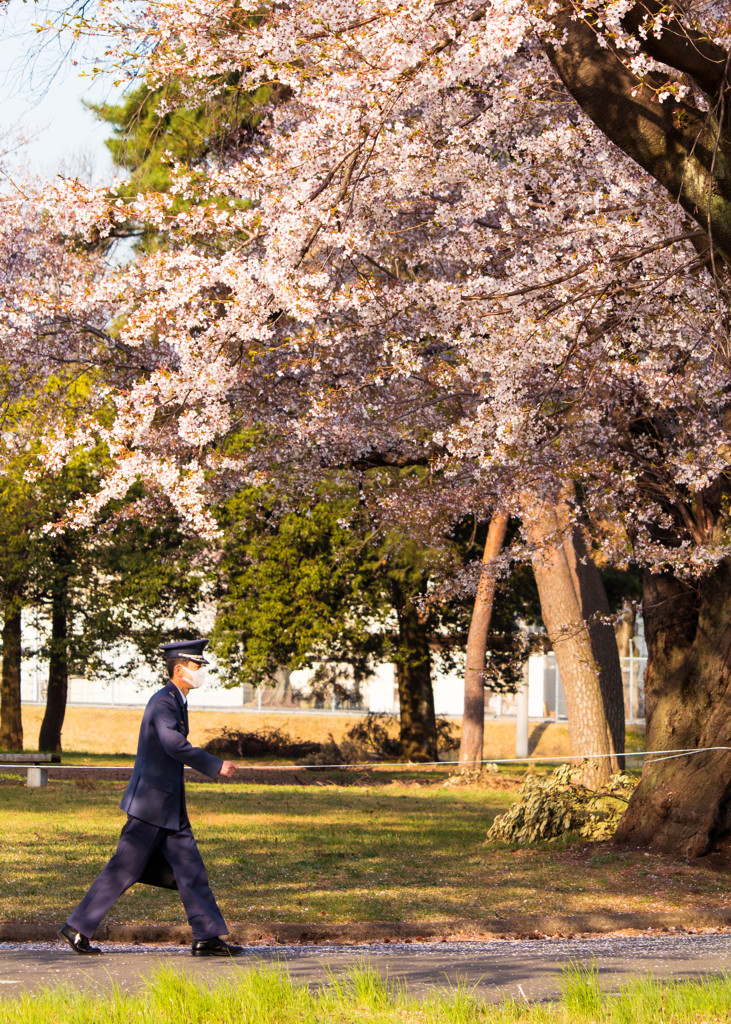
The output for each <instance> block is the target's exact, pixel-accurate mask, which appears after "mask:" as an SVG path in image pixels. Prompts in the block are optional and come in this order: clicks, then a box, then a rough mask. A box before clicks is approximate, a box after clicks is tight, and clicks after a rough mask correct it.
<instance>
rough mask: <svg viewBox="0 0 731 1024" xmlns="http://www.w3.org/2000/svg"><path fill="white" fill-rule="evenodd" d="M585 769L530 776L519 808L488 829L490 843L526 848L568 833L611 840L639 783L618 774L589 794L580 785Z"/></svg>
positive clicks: (566, 766) (516, 805)
mask: <svg viewBox="0 0 731 1024" xmlns="http://www.w3.org/2000/svg"><path fill="white" fill-rule="evenodd" d="M582 770H583V769H582V768H581V767H572V766H571V765H569V764H562V765H559V767H558V768H556V770H555V771H553V772H551V774H550V775H548V776H537V775H532V774H529V775H526V777H525V779H524V781H523V784H522V786H521V787H520V789H519V790H518V797H517V799H516V801H515V803H514V804H513V805H512V807H510V809H509V810H508V811H506V813H505V814H501V815H499V816H498V817H497V818H495V820H494V821H493V823H492V825H491V826H490V829H489V830H488V833H487V839H488V841H489V840H494V839H498V840H502V841H504V842H507V843H520V844H521V845H524V844H527V843H535V842H537V841H538V840H541V839H556V838H557V837H558V836H560V835H563V834H564V833H565V832H570V831H576V832H578V834H579V835H580V836H581V837H582V838H584V839H591V840H594V841H598V840H601V839H609V838H610V837H611V836H612V835H614V832H615V831H616V829H617V826H618V824H619V819H620V818H621V817H622V814H623V813H624V810H625V808H626V806H627V803H628V802H629V798H630V796H631V795H632V791H633V789H634V788H635V785H636V784H637V783H636V781H635V780H634V779H631V778H630V777H629V776H628V775H625V774H623V773H621V772H620V773H618V774H616V775H613V776H612V777H611V779H610V780H609V782H608V783H607V784H606V786H603V787H602V788H601V789H587V788H586V786H584V785H582V784H581V782H580V781H579V779H580V777H581V774H582Z"/></svg>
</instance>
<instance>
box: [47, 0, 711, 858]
mask: <svg viewBox="0 0 731 1024" xmlns="http://www.w3.org/2000/svg"><path fill="white" fill-rule="evenodd" d="M726 20H727V19H726V11H725V5H723V4H719V3H710V2H708V3H700V4H694V5H692V7H690V6H688V5H685V4H683V3H679V2H677V3H672V4H659V3H655V2H654V0H642V2H640V3H632V2H631V0H603V2H599V0H595V2H591V3H589V2H581V0H576V2H574V3H556V2H545V3H542V2H538V0H535V2H527V0H505V2H502V3H500V4H497V3H492V4H491V3H487V2H486V3H479V2H477V0H454V2H451V0H410V2H406V3H403V2H399V3H396V2H391V0H387V2H382V0H367V2H364V3H362V4H360V5H359V6H358V9H357V13H354V12H353V9H352V6H351V5H347V4H343V3H340V2H337V0H293V2H292V3H290V4H288V5H286V6H281V7H273V8H272V9H271V10H267V11H266V12H264V13H262V11H261V10H260V9H259V8H258V7H257V8H254V7H253V6H251V7H248V6H247V4H246V3H244V4H241V3H240V2H238V0H237V2H236V3H233V2H230V3H223V4H221V3H217V4H213V3H206V4H202V5H201V4H199V3H196V4H195V5H194V4H192V3H186V2H179V3H178V4H176V5H174V6H173V5H170V6H167V7H163V6H157V5H150V6H149V7H147V8H144V7H131V6H127V5H124V4H116V3H104V4H102V5H101V7H100V13H99V17H98V19H97V22H96V26H95V27H96V30H98V31H108V32H111V33H113V34H115V35H116V36H117V37H119V38H120V39H121V42H120V44H119V48H118V52H119V53H120V55H121V59H123V60H125V61H127V60H128V58H129V55H130V53H132V52H138V53H143V54H144V55H145V72H146V74H147V76H148V80H149V82H150V84H151V86H153V87H155V88H157V87H159V86H161V85H162V84H164V83H165V82H166V81H169V80H174V81H175V82H176V88H178V89H180V90H182V91H183V92H184V93H185V94H186V95H187V96H188V97H189V99H190V101H191V102H194V101H196V100H199V99H203V98H205V97H207V96H212V95H215V94H216V92H217V90H219V89H221V88H222V87H224V85H226V86H228V85H230V82H231V80H232V76H233V77H235V80H236V81H237V82H238V83H239V86H240V88H241V89H245V90H253V89H256V88H259V87H262V86H268V85H270V84H272V83H276V85H277V88H278V90H279V92H278V96H279V98H280V100H281V102H279V103H277V104H276V105H275V106H273V107H272V109H271V112H270V116H269V118H268V119H267V120H266V122H264V123H263V124H262V125H260V128H259V130H258V131H257V132H255V133H253V135H252V138H251V143H250V146H249V147H248V149H247V150H246V152H243V153H240V154H237V157H236V159H234V160H231V161H222V162H220V163H215V162H212V161H209V162H204V163H202V164H201V165H199V166H194V167H182V166H179V167H177V168H175V169H173V172H172V180H173V184H172V186H171V188H170V189H169V190H168V191H167V192H166V193H164V194H152V193H150V194H140V195H137V196H135V197H134V198H132V199H124V198H121V197H120V196H118V195H116V196H115V194H114V192H113V191H112V192H111V193H110V192H102V191H93V190H90V189H86V188H84V187H82V186H81V185H80V184H78V183H73V182H59V183H57V184H55V185H54V186H53V187H50V188H49V189H47V190H46V194H45V196H44V199H43V204H44V209H45V211H46V214H45V215H46V216H48V217H50V218H51V220H52V223H53V224H54V228H55V229H56V230H57V231H59V232H64V233H66V234H67V235H68V236H70V237H75V238H77V239H78V240H80V241H83V242H84V243H85V244H87V245H92V246H94V245H97V246H98V245H100V244H102V243H103V240H104V239H108V238H110V237H112V236H113V235H114V234H115V232H119V231H120V230H122V229H123V226H124V225H125V224H129V223H130V221H138V222H144V223H145V224H147V225H150V226H152V228H154V229H155V230H157V231H159V232H160V234H161V235H164V237H165V238H166V239H167V244H166V246H165V247H164V248H163V249H161V250H159V251H157V252H155V253H152V254H150V255H149V256H147V257H145V258H144V259H141V260H139V261H138V262H137V263H136V264H134V265H133V266H130V267H128V268H126V269H124V270H123V271H120V272H118V273H115V274H106V275H103V276H100V277H99V278H98V279H97V280H96V281H95V282H94V285H93V287H92V288H91V289H90V290H89V292H88V293H87V295H86V296H85V299H84V302H85V303H86V308H87V309H94V310H101V309H111V310H113V311H114V316H115V318H116V319H115V327H114V331H109V330H108V324H107V322H106V321H105V322H102V321H101V320H97V322H96V327H95V330H96V332H97V333H96V334H95V335H93V336H94V337H103V338H104V340H103V343H102V345H103V346H107V347H108V351H115V352H116V353H117V354H119V353H121V352H124V353H125V357H126V362H125V365H124V369H123V372H122V373H120V374H119V375H118V376H117V377H116V379H115V375H114V373H112V374H111V375H110V376H109V377H108V378H107V382H106V389H107V390H106V391H105V392H104V395H105V399H106V400H107V401H108V402H110V403H111V404H112V405H113V407H114V417H113V418H107V419H106V420H104V419H103V418H101V419H100V417H99V416H98V415H97V414H96V410H93V409H92V410H91V412H92V414H91V415H90V416H89V417H88V418H86V419H85V420H84V421H83V422H81V423H80V424H79V427H78V430H77V431H76V433H74V434H71V435H66V436H63V437H59V438H57V439H53V440H52V441H51V442H50V443H49V453H48V458H49V461H50V462H51V463H53V462H54V460H55V461H57V462H58V463H59V464H60V462H62V461H63V460H64V459H65V458H67V457H68V454H69V452H71V451H73V450H74V449H75V448H76V447H77V446H79V445H83V444H88V443H91V440H92V439H93V441H94V443H97V442H98V440H99V439H102V440H103V441H104V442H105V443H106V444H107V446H108V448H109V451H110V454H111V457H112V459H113V460H114V468H113V470H112V472H111V473H110V474H109V476H108V479H107V481H106V484H105V486H104V487H103V488H102V489H101V491H100V492H99V494H98V495H96V496H94V497H93V499H90V500H89V501H88V502H87V503H86V505H85V506H84V507H83V508H80V509H79V511H78V516H79V517H80V520H81V521H83V517H84V516H87V517H88V516H91V515H93V514H94V512H95V511H96V510H97V509H98V508H99V507H101V505H102V504H103V503H104V502H105V501H107V500H109V499H110V498H112V497H115V496H121V495H123V494H124V493H125V492H126V490H127V488H128V487H129V486H130V484H131V483H132V482H133V481H136V480H138V479H140V478H142V479H144V480H145V481H147V482H148V483H149V484H150V486H151V487H152V488H153V489H155V488H156V489H160V488H162V489H163V490H164V491H165V492H166V493H167V494H168V495H169V497H170V500H171V501H172V502H173V504H174V505H175V507H176V509H177V510H178V512H179V513H180V515H181V516H182V517H183V518H185V519H186V520H187V521H188V522H189V523H190V524H191V525H192V526H193V527H194V528H196V529H198V530H202V531H205V530H206V529H212V528H213V527H212V522H211V520H210V517H209V516H208V515H207V513H206V511H205V489H206V486H207V480H209V479H210V478H211V477H212V476H214V475H215V474H217V473H219V472H220V471H222V470H225V471H227V472H236V473H238V474H239V477H240V478H241V479H251V480H253V481H255V482H259V483H260V482H263V481H266V480H267V479H273V478H276V477H277V476H278V475H279V476H281V475H282V474H288V476H289V477H290V479H291V480H292V481H296V482H299V483H303V482H306V479H307V477H308V475H310V476H312V475H315V476H316V475H317V473H318V472H321V471H322V469H323V467H325V468H328V469H332V467H335V466H338V465H343V464H347V465H361V466H368V465H372V464H381V465H382V464H384V463H385V464H388V463H389V462H390V463H392V464H397V463H399V462H401V463H403V462H405V461H408V460H416V461H421V462H424V463H425V464H427V465H430V466H431V467H432V470H433V473H434V475H435V476H437V475H438V476H439V479H440V485H441V486H440V488H439V490H438V492H433V491H432V492H427V491H426V490H425V489H422V490H420V491H419V492H418V493H413V494H406V495H402V496H400V497H399V499H398V501H394V499H393V498H391V497H389V496H385V497H384V501H383V512H384V515H386V514H389V513H391V514H399V515H403V513H404V509H405V508H406V507H408V509H409V512H410V514H411V515H412V516H413V521H414V523H415V524H416V525H415V526H414V529H418V530H419V531H420V532H421V534H422V535H423V536H424V537H427V536H428V534H429V531H430V530H431V529H433V528H434V524H435V523H437V522H443V521H444V516H445V509H447V510H448V509H449V508H450V507H451V510H452V512H453V513H454V512H455V511H458V513H459V514H460V515H461V514H463V513H464V511H465V510H466V509H468V508H475V509H476V510H479V511H480V512H481V513H482V514H483V516H485V517H486V516H487V515H488V514H492V513H494V512H497V513H498V514H507V513H514V514H517V515H519V516H520V517H521V518H522V520H523V523H524V527H525V529H524V535H523V540H522V543H518V544H515V545H513V547H512V550H511V552H510V553H509V554H507V555H506V556H505V558H506V560H509V559H510V558H513V557H524V558H531V559H532V560H533V561H534V564H540V559H541V558H549V561H550V556H547V555H542V554H541V552H550V550H551V549H552V546H553V548H556V547H557V546H559V544H560V543H563V541H562V538H565V537H567V536H569V535H570V534H572V532H573V531H576V530H579V531H581V533H582V536H585V537H587V536H588V537H590V540H589V547H588V548H587V552H586V553H587V556H588V554H589V551H590V548H591V546H592V545H595V546H597V547H599V548H601V551H602V555H603V557H604V558H607V559H610V560H612V561H614V562H615V563H617V564H619V565H622V564H625V563H627V562H630V561H631V562H634V563H637V564H639V565H641V566H643V571H644V573H645V618H646V624H647V635H648V640H649V646H650V655H651V667H650V670H649V674H648V702H647V706H648V741H649V745H650V749H653V748H654V749H665V748H668V747H670V748H673V749H678V748H680V747H683V748H685V747H688V748H690V747H693V748H695V747H698V746H704V747H724V746H727V745H728V737H727V736H726V734H725V732H724V730H725V728H726V726H725V724H724V722H725V717H724V715H723V713H722V709H723V708H724V707H725V702H726V701H727V699H728V698H727V694H728V693H729V692H730V691H729V685H730V684H731V679H729V676H728V670H727V669H726V668H725V667H724V666H725V665H726V660H725V658H724V656H723V652H724V651H725V650H726V649H727V647H728V644H729V643H730V642H731V633H730V632H729V628H728V625H727V622H728V616H725V615H724V614H719V613H718V609H719V608H721V609H723V608H725V605H724V604H723V600H724V599H723V598H722V595H723V594H725V593H726V592H727V591H728V587H727V586H726V576H727V575H728V573H729V572H730V571H731V561H729V559H730V558H731V552H729V551H728V549H727V543H726V539H725V538H726V531H727V528H728V514H727V479H726V469H727V451H728V437H727V429H728V422H727V415H726V408H727V398H726V395H727V393H728V386H729V380H728V376H729V375H728V360H727V353H728V344H727V334H728V332H727V318H728V296H727V290H726V256H727V255H728V254H729V253H730V252H731V243H729V242H728V238H729V237H731V235H729V227H728V225H729V224H731V219H729V213H728V211H729V206H728V178H727V170H726V168H727V165H728V160H729V159H731V153H729V152H728V146H729V136H728V133H729V128H728V118H727V111H726V100H727V67H728V48H727V47H728V42H727V38H728V37H727V31H728V25H727V24H726ZM85 315H86V314H85ZM93 319H94V317H93V316H91V317H88V316H87V320H90V321H93ZM91 335H92V332H89V331H87V333H86V335H84V337H87V338H88V337H89V336H91ZM242 425H245V426H248V427H251V429H252V430H258V431H259V436H260V443H258V444H256V445H252V446H251V448H250V449H248V450H247V451H246V452H244V453H241V452H236V453H232V452H231V451H230V450H229V449H227V446H226V444H225V443H224V440H225V438H226V437H227V436H228V435H230V433H231V432H232V430H234V429H236V428H238V427H240V426H242ZM551 509H553V510H554V511H553V513H551V512H550V510H551ZM558 509H560V510H561V513H560V515H559V514H558V513H557V511H556V510H558ZM552 517H553V522H554V523H555V527H552V526H550V522H551V519H552ZM546 523H548V524H549V525H548V526H545V524H546ZM581 565H584V566H585V565H588V563H587V562H586V561H585V560H584V559H579V560H578V562H576V564H575V567H574V568H575V570H576V571H578V567H579V566H581ZM570 575H571V573H570V572H569V576H570ZM579 603H580V602H579ZM602 615H603V608H602V603H601V601H595V602H594V604H593V606H592V608H591V609H590V615H589V619H590V621H591V622H594V623H595V626H596V629H599V630H601V628H602V626H603V625H605V624H603V623H602V621H601V620H602ZM592 628H593V627H592ZM561 629H564V630H567V629H568V635H567V637H566V647H567V648H568V649H572V650H573V655H572V657H575V656H579V657H582V655H580V652H579V649H578V648H576V647H574V648H571V643H570V635H571V632H572V631H571V623H570V622H568V623H563V624H560V623H559V624H556V625H555V628H554V630H553V631H554V632H556V631H560V630H561ZM589 633H591V628H590V629H589ZM552 639H553V640H554V643H556V644H557V649H559V648H560V647H561V644H559V643H558V636H554V637H552ZM586 644H588V646H586V648H585V649H586V650H587V651H591V650H592V649H593V648H592V644H593V641H592V639H591V636H588V637H587V638H586ZM594 656H595V655H593V654H592V655H589V654H585V655H583V657H584V659H585V660H586V659H588V658H590V657H594ZM594 675H595V678H596V673H595V674H594ZM600 684H601V680H599V683H598V684H597V685H599V686H600ZM600 688H601V686H600ZM615 725H616V723H615ZM614 753H615V754H616V750H615V751H614ZM730 779H731V759H730V758H729V756H728V752H727V751H724V750H717V751H715V752H711V753H709V754H707V755H703V758H700V757H698V758H696V759H688V758H679V759H676V760H674V761H665V762H657V763H648V765H647V766H646V769H645V772H644V775H643V782H642V785H641V786H640V788H639V790H638V793H637V795H636V797H635V798H634V801H633V804H632V806H631V807H630V811H629V812H628V815H627V817H626V819H625V825H624V826H623V830H624V831H623V834H624V836H625V837H626V838H634V839H637V840H639V841H641V842H647V843H649V842H653V843H655V844H656V845H659V846H665V847H668V848H673V849H682V850H684V851H685V852H687V853H689V854H700V853H703V852H705V851H706V850H707V849H709V848H710V847H711V846H712V845H713V843H714V842H716V841H717V840H718V839H719V838H722V837H723V836H724V835H725V834H726V832H727V831H728V826H727V824H726V822H727V820H728V806H727V804H728V798H727V796H726V790H727V789H728V784H729V780H730ZM699 794H700V795H701V799H700V800H699ZM701 805H702V806H703V808H704V811H703V813H700V812H699V810H698V808H699V807H700V806H701Z"/></svg>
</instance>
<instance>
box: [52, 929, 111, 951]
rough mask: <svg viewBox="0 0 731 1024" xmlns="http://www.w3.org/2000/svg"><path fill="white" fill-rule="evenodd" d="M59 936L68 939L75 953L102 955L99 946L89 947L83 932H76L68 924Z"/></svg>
mask: <svg viewBox="0 0 731 1024" xmlns="http://www.w3.org/2000/svg"><path fill="white" fill-rule="evenodd" d="M58 934H59V935H60V936H61V937H62V938H64V939H66V941H67V942H68V944H69V946H71V948H72V949H73V951H74V953H101V950H100V949H99V947H98V946H91V945H89V940H88V939H87V937H86V936H85V935H82V934H81V932H76V931H74V929H73V928H72V927H71V926H70V925H68V924H65V925H64V926H63V928H61V930H60V931H59V933H58Z"/></svg>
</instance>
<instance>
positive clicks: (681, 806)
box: [616, 559, 731, 857]
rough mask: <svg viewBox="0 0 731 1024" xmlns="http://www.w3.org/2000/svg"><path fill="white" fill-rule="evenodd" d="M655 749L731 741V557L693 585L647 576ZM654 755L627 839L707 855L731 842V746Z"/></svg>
mask: <svg viewBox="0 0 731 1024" xmlns="http://www.w3.org/2000/svg"><path fill="white" fill-rule="evenodd" d="M643 613H644V618H645V635H646V637H647V646H648V664H647V676H646V682H645V708H646V721H647V749H648V750H650V751H651V750H657V751H660V750H681V749H699V748H708V747H727V748H728V747H731V559H727V560H726V561H725V562H722V563H721V564H720V565H719V566H718V567H717V568H716V570H715V571H714V572H713V574H712V575H711V576H709V577H708V578H706V579H705V580H703V581H701V582H700V583H698V584H696V585H695V586H689V585H688V584H686V583H684V582H682V581H680V580H678V579H676V578H675V577H674V576H672V575H670V574H662V575H653V574H651V573H647V574H646V576H645V579H644V594H643ZM664 756H665V755H658V759H657V760H654V759H652V758H648V759H647V760H646V761H645V766H644V769H643V772H642V778H641V780H640V784H639V786H638V787H637V789H636V790H635V793H634V795H633V797H632V799H631V801H630V804H629V807H628V808H627V811H626V813H625V815H624V817H623V818H622V822H621V824H620V827H619V830H618V832H617V835H616V839H617V841H618V842H626V843H633V844H637V845H640V846H647V847H653V848H654V849H657V850H663V851H666V852H668V853H673V854H676V855H677V854H680V855H682V856H686V857H700V856H702V855H703V854H705V853H708V852H709V851H710V850H712V849H713V848H714V847H716V846H718V845H728V844H729V841H730V840H731V752H730V751H729V750H728V749H727V750H710V751H709V752H708V753H707V754H696V755H690V756H684V757H674V758H671V759H668V760H661V759H660V758H663V757H664Z"/></svg>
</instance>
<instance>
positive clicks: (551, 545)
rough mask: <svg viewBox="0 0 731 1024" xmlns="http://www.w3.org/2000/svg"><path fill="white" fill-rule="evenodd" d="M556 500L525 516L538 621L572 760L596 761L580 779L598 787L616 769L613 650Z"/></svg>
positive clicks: (618, 698) (581, 555)
mask: <svg viewBox="0 0 731 1024" xmlns="http://www.w3.org/2000/svg"><path fill="white" fill-rule="evenodd" d="M570 513H571V509H570V506H569V504H568V502H566V501H563V502H560V503H559V504H557V505H556V506H555V507H554V506H550V505H543V506H541V507H536V508H534V509H531V510H527V511H526V514H525V522H526V527H527V532H528V538H529V540H530V541H531V543H532V544H533V545H534V548H535V553H534V555H533V571H534V573H535V578H536V584H537V586H538V594H539V597H540V601H541V613H542V616H543V621H544V624H545V626H546V630H547V632H548V637H549V639H550V641H551V645H552V647H553V651H554V654H555V655H556V662H557V664H558V669H559V672H560V674H561V682H562V683H563V688H564V693H565V695H566V708H567V712H568V720H569V746H570V749H571V754H572V755H573V756H576V757H587V756H588V755H592V754H596V755H600V756H599V758H598V760H597V765H598V767H597V768H596V769H594V768H590V767H588V768H587V770H586V773H585V781H586V783H587V784H588V785H599V784H601V783H602V782H604V781H606V780H607V779H608V778H609V776H610V775H611V774H612V773H613V772H615V771H618V770H619V769H620V768H622V767H623V766H624V758H623V757H622V754H623V752H624V698H623V693H622V671H621V667H620V663H619V652H618V649H617V642H616V639H615V636H614V630H613V629H612V626H611V623H610V622H609V621H608V619H609V603H608V601H607V596H606V593H605V591H604V584H603V583H602V580H601V576H600V575H599V570H598V569H597V567H596V565H595V564H594V562H593V561H592V559H591V557H590V555H589V553H588V551H587V549H586V546H585V544H584V540H583V536H582V533H581V530H580V529H579V528H578V527H577V526H576V525H574V524H572V523H571V519H570Z"/></svg>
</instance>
